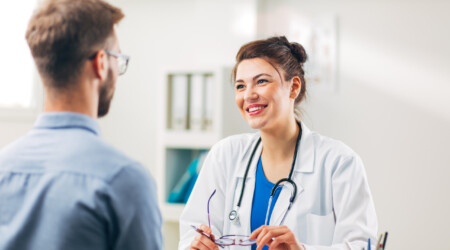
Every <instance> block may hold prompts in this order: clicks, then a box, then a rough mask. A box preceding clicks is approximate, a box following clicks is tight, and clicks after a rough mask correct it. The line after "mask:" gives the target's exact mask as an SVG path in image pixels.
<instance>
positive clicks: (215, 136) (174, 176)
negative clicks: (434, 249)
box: [156, 67, 251, 224]
mask: <svg viewBox="0 0 450 250" xmlns="http://www.w3.org/2000/svg"><path fill="white" fill-rule="evenodd" d="M174 75H189V76H190V75H205V76H206V75H207V76H209V77H211V81H209V84H212V85H211V86H210V87H211V90H212V91H211V92H210V94H211V95H212V98H211V99H210V100H212V107H209V108H212V121H211V124H210V125H211V126H210V127H209V129H208V130H195V131H191V130H189V129H182V130H180V129H172V128H171V125H170V124H168V123H169V122H170V121H171V120H170V119H168V115H170V113H171V111H170V109H171V104H170V103H169V102H170V101H173V100H171V99H172V97H171V96H170V95H169V92H170V89H171V88H173V85H170V84H171V83H170V81H171V79H173V76H174ZM159 91H160V92H159V93H161V94H160V95H159V97H160V98H159V99H160V100H159V107H160V109H159V111H160V114H159V115H158V117H159V125H158V131H159V132H158V147H157V148H158V153H157V170H158V171H157V178H156V179H157V180H156V181H157V185H158V192H159V193H158V197H159V202H160V204H159V205H160V208H161V211H162V215H163V219H164V222H165V223H171V224H173V223H178V221H179V218H180V214H181V212H182V210H183V208H184V204H174V203H168V202H167V199H168V197H169V194H170V191H171V190H172V188H173V187H174V186H175V184H176V183H177V181H178V180H179V179H180V178H181V176H182V175H183V174H184V173H185V171H186V170H187V168H188V165H189V164H190V163H191V162H192V160H194V159H195V157H196V156H198V154H199V153H200V152H201V151H202V150H208V149H210V148H211V146H212V145H214V144H215V143H216V142H218V141H219V140H220V139H222V138H224V137H226V136H229V135H232V134H238V133H245V132H251V129H250V128H249V126H248V125H247V124H246V123H245V121H244V120H243V119H242V117H241V115H240V113H239V111H238V109H237V107H236V104H235V102H234V84H232V83H231V67H228V68H225V67H222V68H212V69H211V68H207V67H205V68H188V69H186V68H184V69H181V70H180V69H169V70H166V71H165V72H164V74H163V76H162V77H161V84H160V90H159ZM186 105H187V104H186Z"/></svg>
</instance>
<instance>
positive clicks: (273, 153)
mask: <svg viewBox="0 0 450 250" xmlns="http://www.w3.org/2000/svg"><path fill="white" fill-rule="evenodd" d="M299 132H300V128H299V126H298V125H297V121H296V120H295V118H293V119H290V121H289V122H286V123H284V124H283V125H282V126H280V127H277V129H275V130H271V131H263V130H260V133H261V140H262V145H263V154H264V155H265V156H269V157H270V158H273V159H278V158H285V157H292V154H293V152H294V151H295V143H296V141H297V136H298V133H299Z"/></svg>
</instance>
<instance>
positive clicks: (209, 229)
mask: <svg viewBox="0 0 450 250" xmlns="http://www.w3.org/2000/svg"><path fill="white" fill-rule="evenodd" d="M200 229H201V230H203V232H205V233H206V234H207V235H211V233H212V231H211V228H209V227H208V226H207V225H205V224H201V225H200Z"/></svg>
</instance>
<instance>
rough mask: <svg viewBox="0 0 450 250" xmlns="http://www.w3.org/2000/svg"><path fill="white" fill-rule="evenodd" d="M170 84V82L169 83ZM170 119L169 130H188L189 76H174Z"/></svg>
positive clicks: (171, 88) (170, 87) (171, 90)
mask: <svg viewBox="0 0 450 250" xmlns="http://www.w3.org/2000/svg"><path fill="white" fill-rule="evenodd" d="M169 84H170V82H169ZM169 91H170V92H169V96H170V98H169V100H170V102H171V103H169V105H170V107H171V110H170V114H169V115H170V116H171V117H170V118H169V121H170V122H171V123H170V124H169V126H168V127H169V128H171V129H177V130H185V129H187V128H188V124H187V122H188V121H187V118H188V112H187V111H188V110H187V107H188V76H187V75H173V76H172V81H171V86H169Z"/></svg>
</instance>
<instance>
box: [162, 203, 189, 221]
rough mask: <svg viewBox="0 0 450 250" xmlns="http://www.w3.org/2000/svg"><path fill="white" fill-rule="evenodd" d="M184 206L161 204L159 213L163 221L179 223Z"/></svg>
mask: <svg viewBox="0 0 450 250" xmlns="http://www.w3.org/2000/svg"><path fill="white" fill-rule="evenodd" d="M184 206H185V205H184V204H181V203H180V204H178V203H167V202H165V203H163V204H162V205H161V213H162V216H163V219H164V221H169V222H179V221H180V216H181V213H182V212H183V209H184Z"/></svg>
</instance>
